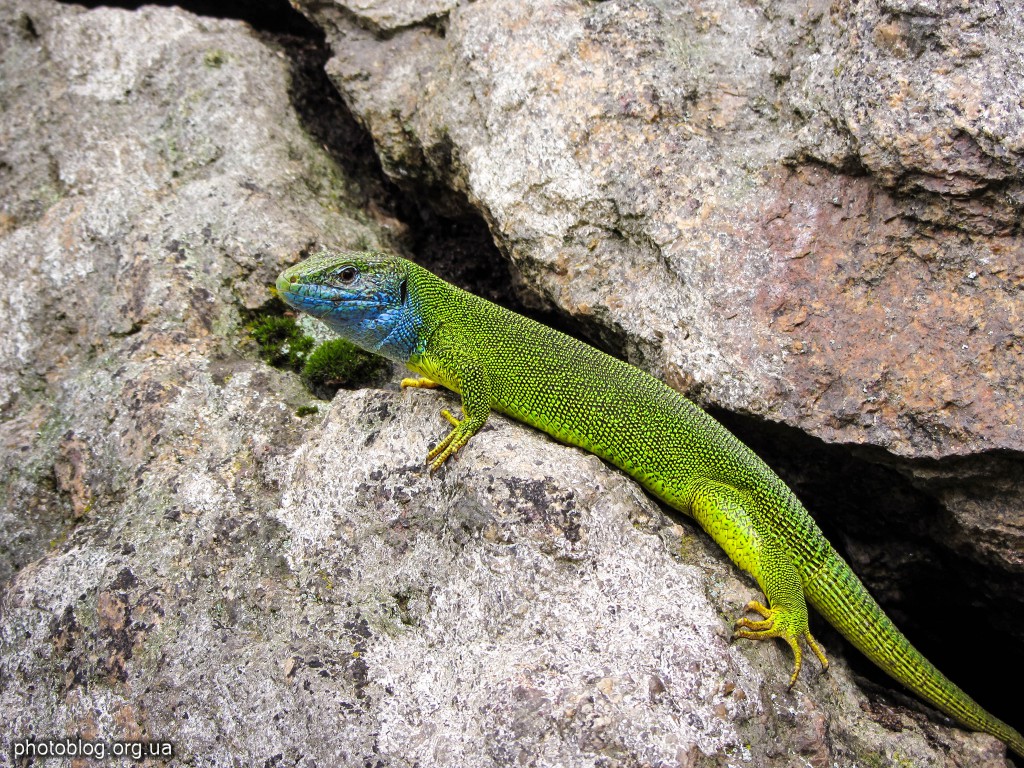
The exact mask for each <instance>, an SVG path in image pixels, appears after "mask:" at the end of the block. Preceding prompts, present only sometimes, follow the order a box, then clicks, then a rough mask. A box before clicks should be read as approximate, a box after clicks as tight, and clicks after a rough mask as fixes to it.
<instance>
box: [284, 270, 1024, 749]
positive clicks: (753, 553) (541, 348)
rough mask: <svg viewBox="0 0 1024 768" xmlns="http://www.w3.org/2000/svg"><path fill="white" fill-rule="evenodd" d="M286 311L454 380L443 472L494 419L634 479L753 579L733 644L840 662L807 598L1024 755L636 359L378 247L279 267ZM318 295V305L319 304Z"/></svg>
mask: <svg viewBox="0 0 1024 768" xmlns="http://www.w3.org/2000/svg"><path fill="white" fill-rule="evenodd" d="M277 288H278V291H279V293H280V295H281V296H282V298H284V299H285V301H287V302H288V303H290V304H292V305H293V306H295V307H296V308H298V309H302V310H304V311H307V312H310V313H311V314H313V315H315V316H318V317H320V318H321V319H322V320H324V321H325V322H326V323H328V324H329V325H331V326H332V327H333V328H334V329H335V330H336V331H337V332H338V333H340V334H341V335H343V336H347V337H348V338H350V340H352V341H354V342H355V343H357V344H360V345H361V346H363V347H365V348H367V349H369V350H370V351H373V352H378V353H380V354H383V355H385V356H386V357H390V358H391V359H393V360H395V361H397V362H401V363H405V364H406V365H407V366H408V367H409V368H410V369H411V370H413V371H415V372H416V373H418V374H419V375H420V377H421V378H418V379H406V380H404V381H403V382H402V384H403V386H419V387H433V386H437V385H443V386H445V387H447V388H448V389H451V390H453V391H455V392H457V393H459V394H460V395H461V396H462V411H463V418H462V419H458V418H455V417H454V416H452V415H451V414H450V413H448V412H447V411H444V412H443V415H444V416H445V418H446V419H448V421H449V422H450V423H451V424H452V427H453V428H452V429H451V431H450V432H449V433H448V434H447V436H446V437H445V438H444V439H443V440H442V441H441V442H440V443H439V444H438V445H437V446H436V447H435V448H434V449H433V450H432V451H430V453H429V454H428V455H427V461H428V462H429V463H430V466H431V469H432V470H436V469H438V468H439V467H440V466H441V465H442V464H444V462H445V461H446V460H447V459H448V458H450V457H451V456H452V455H453V454H454V453H455V452H456V451H458V450H459V449H460V448H461V447H462V446H464V445H465V444H466V443H467V441H468V440H469V439H470V438H471V437H472V436H473V435H474V434H475V433H476V432H477V431H478V430H479V429H480V427H481V426H483V424H484V422H485V421H486V420H487V417H488V415H489V414H490V412H491V411H492V410H496V411H500V412H501V413H504V414H507V415H509V416H512V417H513V418H515V419H518V420H520V421H523V422H526V423H527V424H530V425H532V426H534V427H536V428H537V429H540V430H543V431H544V432H547V433H548V434H549V435H552V436H553V437H555V438H557V439H558V440H561V441H562V442H565V443H569V444H570V445H576V446H579V447H581V448H584V449H586V450H588V451H591V452H593V453H595V454H597V455H598V456H600V457H601V458H603V459H605V460H606V461H608V462H611V463H612V464H614V465H615V466H617V467H619V468H621V469H622V470H624V471H625V472H627V473H629V474H630V475H631V476H632V477H634V478H635V479H636V480H637V481H638V482H639V483H641V484H642V485H643V486H644V488H646V489H647V490H648V491H649V492H650V493H652V494H653V495H655V496H657V497H658V498H659V499H662V500H663V501H665V502H666V503H668V504H670V505H672V506H673V507H674V508H675V509H678V510H679V511H681V512H683V513H685V514H687V515H689V516H691V517H693V518H694V519H695V520H696V521H697V522H698V523H699V524H700V525H701V527H702V528H704V530H705V531H707V532H708V533H709V534H710V535H711V537H712V538H713V539H714V540H715V541H716V542H718V544H719V545H720V546H721V547H722V548H723V549H724V550H725V551H726V553H728V555H729V557H730V558H731V559H732V560H733V562H735V563H736V564H737V565H738V566H739V567H740V568H742V569H743V570H745V571H747V572H748V573H750V574H751V575H752V576H753V577H754V578H755V579H756V580H757V583H758V584H759V585H760V587H761V589H762V591H763V592H764V594H765V596H766V598H767V603H768V605H767V606H765V605H762V604H761V603H758V602H756V601H753V602H751V603H750V604H748V606H747V609H748V610H749V611H753V612H755V613H757V614H759V618H757V619H750V618H746V617H744V618H740V619H739V620H738V621H737V622H736V628H737V629H736V633H735V634H736V636H737V637H745V638H751V639H755V640H763V639H768V638H781V639H782V640H784V641H785V642H786V643H788V645H789V647H790V648H791V649H792V650H793V654H794V657H795V660H794V669H793V674H792V676H791V678H790V686H792V685H793V684H794V683H795V682H796V680H797V676H798V675H799V672H800V666H801V660H802V651H801V641H803V642H804V643H806V644H807V646H808V647H809V648H810V649H811V650H812V651H813V652H814V654H815V655H816V656H817V657H818V658H819V659H820V661H821V663H822V665H823V666H824V667H826V668H827V666H828V662H827V661H826V659H825V656H824V654H823V653H822V651H821V649H820V648H819V646H818V644H817V643H816V642H815V640H814V638H813V637H812V636H811V633H810V631H809V629H808V611H807V604H808V603H810V604H811V605H812V606H814V608H815V609H816V610H817V611H818V612H819V613H820V614H821V615H822V616H824V617H825V618H826V619H827V620H828V621H829V622H830V623H831V624H832V625H833V626H834V627H835V628H836V629H838V630H839V631H840V632H841V633H842V634H843V635H844V636H845V637H846V638H847V639H848V640H849V641H850V642H851V643H853V645H855V646H856V647H857V648H858V649H860V650H861V652H863V653H864V654H865V655H866V656H867V657H868V658H870V659H871V660H872V661H873V662H875V664H877V665H878V666H879V667H880V668H881V669H882V670H884V671H885V672H886V673H887V674H889V675H891V676H892V677H893V678H895V679H896V680H898V681H899V682H900V683H902V684H903V685H905V686H906V687H907V688H909V689H910V690H911V691H913V692H914V693H915V694H917V695H918V696H920V697H921V698H922V699H924V700H925V701H928V702H930V703H931V704H933V705H934V706H936V707H937V708H938V709H940V710H942V711H943V712H945V713H947V714H948V715H950V716H952V717H953V718H955V719H956V720H958V721H959V722H961V723H963V724H964V725H965V726H967V727H968V728H971V729H973V730H977V731H984V732H986V733H990V734H992V735H994V736H996V737H997V738H999V739H1001V740H1003V741H1004V742H1006V743H1007V745H1009V747H1010V749H1012V750H1013V751H1014V752H1016V753H1017V754H1019V755H1022V756H1024V738H1022V736H1021V734H1020V733H1019V732H1017V731H1016V730H1014V729H1013V728H1011V727H1010V726H1009V725H1007V724H1006V723H1004V722H1002V721H1001V720H999V719H997V718H996V717H994V716H992V715H990V714H989V713H988V712H986V711H985V710H984V709H982V708H981V707H980V706H979V705H978V704H977V703H975V702H974V701H973V700H972V699H971V698H970V697H969V696H967V694H965V693H964V692H963V691H962V690H961V689H960V688H958V687H957V686H956V685H954V684H953V683H952V682H951V681H950V680H949V679H948V678H946V677H945V676H944V675H943V674H942V673H941V672H939V671H938V669H936V668H935V667H934V666H933V665H932V664H931V663H930V662H929V661H928V660H927V659H925V658H924V657H923V656H922V655H921V654H920V653H919V652H918V651H917V650H916V649H915V648H914V647H913V646H912V645H911V644H910V642H909V641H908V640H907V639H906V637H904V636H903V634H902V633H901V632H900V631H899V630H898V629H897V628H896V626H895V625H894V624H893V623H892V621H890V620H889V618H888V617H887V616H886V615H885V613H883V611H882V609H881V608H880V607H879V605H878V603H876V602H875V601H874V599H873V598H872V597H871V595H870V594H868V591H867V589H866V588H865V587H864V585H863V584H862V583H861V582H860V580H859V579H858V578H857V577H856V575H854V573H853V571H852V570H850V567H849V566H848V565H847V564H846V562H845V561H844V560H843V559H842V558H841V557H840V556H839V555H838V554H837V553H836V552H835V550H834V549H833V548H832V546H831V544H829V542H828V541H827V540H826V539H825V537H824V536H823V535H822V533H821V530H820V529H819V528H818V526H817V525H816V524H815V523H814V521H813V520H812V519H811V517H810V515H809V514H808V513H807V511H806V510H805V509H804V507H803V505H802V504H801V503H800V501H799V500H798V499H797V498H796V496H795V495H794V494H793V492H792V491H791V490H790V489H789V488H788V487H787V486H786V485H785V483H783V482H782V480H781V479H780V478H779V477H778V476H777V475H776V474H775V473H774V472H773V471H772V470H771V469H770V468H769V467H768V465H766V464H765V463H764V462H763V461H761V459H759V458H758V457H757V456H756V455H755V454H754V453H753V451H751V450H750V449H749V448H747V447H746V446H745V445H743V444H742V443H741V442H740V441H739V440H737V439H736V438H735V437H734V436H733V435H732V434H731V433H730V432H729V431H728V430H726V429H725V428H724V427H723V426H722V425H720V424H719V423H718V422H716V421H715V420H714V419H712V418H711V417H710V416H708V415H707V414H706V413H704V411H702V410H701V409H700V408H698V407H697V406H695V405H694V404H693V403H691V402H690V401H689V400H687V399H686V398H684V397H683V396H682V395H680V394H679V393H678V392H676V391H674V390H672V389H670V388H669V387H668V386H666V385H665V384H663V383H662V382H660V381H658V380H657V379H655V378H653V377H652V376H650V375H648V374H647V373H644V372H643V371H641V370H639V369H638V368H635V367H633V366H631V365H629V364H627V363H624V362H622V361H620V360H617V359H615V358H613V357H610V356H609V355H606V354H604V353H602V352H600V351H598V350H596V349H594V348H593V347H590V346H588V345H587V344H584V343H582V342H580V341H578V340H576V339H573V338H571V337H569V336H566V335H565V334H563V333H559V332H558V331H555V330H553V329H551V328H548V327H546V326H544V325H541V324H540V323H537V322H535V321H533V320H530V319H529V318H526V317H523V316H521V315H518V314H516V313H514V312H512V311H510V310H508V309H505V308H503V307H500V306H498V305H496V304H493V303H491V302H489V301H487V300H485V299H482V298H480V297H478V296H474V295H473V294H471V293H468V292H466V291H463V290H461V289H459V288H457V287H455V286H453V285H450V284H449V283H446V282H445V281H443V280H441V279H440V278H438V277H437V276H435V275H433V274H431V273H430V272H428V271H426V270H425V269H423V268H421V267H418V266H417V265H415V264H413V263H411V262H409V261H406V260H404V259H400V258H398V257H394V256H389V255H385V254H379V253H343V252H330V251H325V252H323V253H321V254H319V255H317V256H315V257H313V258H311V259H308V260H307V261H304V262H302V263H300V264H297V265H296V266H294V267H292V268H291V269H288V270H286V271H285V272H284V273H282V275H281V277H280V278H279V279H278V282H277ZM311 297H312V298H311Z"/></svg>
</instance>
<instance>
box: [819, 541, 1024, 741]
mask: <svg viewBox="0 0 1024 768" xmlns="http://www.w3.org/2000/svg"><path fill="white" fill-rule="evenodd" d="M804 591H805V593H806V595H807V598H808V600H809V601H810V603H811V605H813V606H814V607H815V609H817V611H818V612H819V613H820V614H821V615H822V616H824V617H825V618H826V619H828V621H829V623H830V624H832V626H834V627H835V628H836V629H838V630H839V631H840V632H841V633H842V634H843V636H844V637H845V638H846V639H847V640H849V641H850V642H851V643H853V644H854V645H855V646H856V647H857V648H858V649H859V650H860V651H861V653H863V654H864V655H865V656H867V657H868V658H869V659H871V660H872V661H873V662H875V664H877V665H878V666H879V668H881V669H882V670H883V671H884V672H885V673H886V674H888V675H889V676H891V677H893V678H895V679H896V680H898V681H899V682H901V683H903V685H905V686H906V687H907V688H909V689H910V690H911V691H913V692H914V693H915V694H917V695H918V696H920V697H921V698H922V699H924V700H925V701H928V702H930V703H931V704H933V705H934V706H935V707H937V708H938V709H940V710H942V711H943V712H945V713H946V714H947V715H949V716H950V717H952V718H955V719H956V720H959V721H960V722H961V723H963V724H964V725H965V726H967V727H968V728H971V729H972V730H975V731H983V732H985V733H990V734H992V735H993V736H995V737H996V738H998V739H1001V740H1002V741H1004V742H1006V744H1007V745H1008V746H1009V748H1010V749H1011V750H1013V751H1014V752H1016V753H1017V754H1018V755H1020V756H1022V757H1024V736H1021V734H1020V732H1019V731H1017V730H1015V729H1014V728H1011V727H1010V726H1009V725H1007V724H1006V723H1004V722H1003V721H1002V720H1000V719H998V718H997V717H994V716H992V715H990V714H989V713H988V712H986V711H985V710H984V709H982V708H981V707H980V706H979V705H978V704H977V703H976V702H975V701H974V700H973V699H972V698H971V697H970V696H968V695H967V694H966V693H964V692H963V691H962V690H960V688H958V687H957V686H956V685H955V684H954V683H953V682H952V681H951V680H950V679H949V678H947V677H946V676H945V675H943V674H942V673H941V672H939V670H938V669H936V667H935V665H933V664H932V663H931V662H930V661H928V659H926V658H925V657H924V656H922V655H921V653H920V652H919V651H918V650H917V649H916V648H914V646H912V645H911V644H910V641H909V640H907V638H906V637H904V636H903V633H902V632H900V631H899V630H898V629H897V628H896V625H895V624H893V623H892V621H891V620H890V619H889V617H888V616H886V615H885V613H884V612H883V611H882V609H881V607H880V606H879V605H878V603H876V602H875V600H874V598H873V597H871V595H870V594H868V591H867V588H865V586H864V585H863V584H861V582H860V579H858V578H857V576H856V575H855V574H854V573H853V571H852V570H851V569H850V566H848V565H847V564H846V561H844V560H843V559H842V558H841V557H840V556H839V555H838V554H836V553H835V552H834V551H832V552H831V553H830V555H829V556H828V558H827V559H826V561H825V564H824V565H823V566H822V568H821V569H820V570H819V571H818V572H817V574H816V575H815V576H814V577H813V578H811V579H810V580H809V581H808V582H807V583H805V584H804Z"/></svg>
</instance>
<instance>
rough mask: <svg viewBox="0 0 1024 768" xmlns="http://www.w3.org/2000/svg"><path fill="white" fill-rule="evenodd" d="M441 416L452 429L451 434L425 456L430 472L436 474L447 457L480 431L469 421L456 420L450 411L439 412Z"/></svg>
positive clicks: (477, 425) (477, 426)
mask: <svg viewBox="0 0 1024 768" xmlns="http://www.w3.org/2000/svg"><path fill="white" fill-rule="evenodd" d="M441 415H442V416H444V417H445V419H447V420H448V423H449V424H451V425H452V427H454V429H452V431H451V432H449V433H448V434H447V435H445V436H444V439H442V440H441V442H440V443H438V444H437V445H436V446H434V449H433V450H432V451H431V452H430V453H428V454H427V461H428V462H429V463H430V471H431V472H436V471H437V470H438V469H440V467H441V465H442V464H444V463H445V461H447V459H448V457H449V456H451V455H452V454H454V453H455V452H456V451H457V450H459V448H461V447H462V446H464V445H465V444H466V443H468V442H469V438H471V437H472V436H473V435H475V434H476V432H477V430H479V429H480V424H474V423H472V422H471V421H470V420H469V419H461V420H460V419H457V418H455V417H454V416H452V414H451V411H447V410H444V411H441Z"/></svg>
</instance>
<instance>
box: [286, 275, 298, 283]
mask: <svg viewBox="0 0 1024 768" xmlns="http://www.w3.org/2000/svg"><path fill="white" fill-rule="evenodd" d="M288 282H289V283H291V284H292V285H295V283H297V282H299V276H298V275H289V277H288Z"/></svg>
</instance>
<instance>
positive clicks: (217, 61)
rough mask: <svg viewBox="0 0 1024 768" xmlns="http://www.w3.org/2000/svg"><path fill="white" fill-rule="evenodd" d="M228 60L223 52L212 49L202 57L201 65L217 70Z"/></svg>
mask: <svg viewBox="0 0 1024 768" xmlns="http://www.w3.org/2000/svg"><path fill="white" fill-rule="evenodd" d="M227 60H228V55H227V54H226V53H224V51H221V50H217V49H214V50H212V51H207V52H206V55H205V56H203V64H205V65H206V66H208V67H209V68H210V69H218V68H219V67H220V66H221V65H222V64H225V63H226V62H227Z"/></svg>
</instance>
